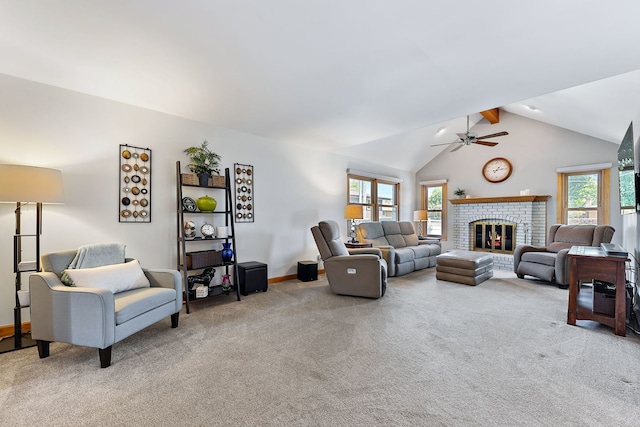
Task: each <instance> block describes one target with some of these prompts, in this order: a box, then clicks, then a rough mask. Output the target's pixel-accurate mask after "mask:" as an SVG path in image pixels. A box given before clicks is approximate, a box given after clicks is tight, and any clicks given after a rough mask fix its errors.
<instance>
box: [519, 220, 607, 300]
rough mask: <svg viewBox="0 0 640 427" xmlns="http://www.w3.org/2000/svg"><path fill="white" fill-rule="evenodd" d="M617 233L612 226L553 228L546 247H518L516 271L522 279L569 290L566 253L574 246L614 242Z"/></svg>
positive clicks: (558, 226) (566, 226)
mask: <svg viewBox="0 0 640 427" xmlns="http://www.w3.org/2000/svg"><path fill="white" fill-rule="evenodd" d="M614 233H615V229H614V228H613V227H611V226H610V225H597V226H596V225H562V224H555V225H552V226H551V228H550V229H549V237H548V239H547V246H543V247H535V246H530V245H518V246H516V250H515V251H514V253H513V271H514V272H515V273H516V274H517V276H518V277H519V278H521V279H523V278H524V276H525V275H529V276H534V277H538V278H540V279H542V280H546V281H548V282H554V283H556V284H558V285H559V286H560V287H561V288H566V287H567V286H568V285H569V263H568V259H567V253H568V252H569V250H570V249H571V247H572V246H596V247H600V243H609V242H611V238H612V237H613V234H614Z"/></svg>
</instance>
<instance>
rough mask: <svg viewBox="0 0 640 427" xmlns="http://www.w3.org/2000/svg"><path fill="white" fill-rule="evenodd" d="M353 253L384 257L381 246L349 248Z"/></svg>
mask: <svg viewBox="0 0 640 427" xmlns="http://www.w3.org/2000/svg"><path fill="white" fill-rule="evenodd" d="M347 250H348V251H349V253H350V254H351V255H367V254H368V255H377V256H378V258H382V251H381V250H380V248H354V249H347Z"/></svg>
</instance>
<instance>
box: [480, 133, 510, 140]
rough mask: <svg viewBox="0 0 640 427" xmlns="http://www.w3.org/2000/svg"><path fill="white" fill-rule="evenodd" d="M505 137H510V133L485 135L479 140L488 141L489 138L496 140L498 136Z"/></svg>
mask: <svg viewBox="0 0 640 427" xmlns="http://www.w3.org/2000/svg"><path fill="white" fill-rule="evenodd" d="M505 135H509V132H498V133H492V134H490V135H484V136H478V137H477V138H478V139H487V138H495V137H498V136H505Z"/></svg>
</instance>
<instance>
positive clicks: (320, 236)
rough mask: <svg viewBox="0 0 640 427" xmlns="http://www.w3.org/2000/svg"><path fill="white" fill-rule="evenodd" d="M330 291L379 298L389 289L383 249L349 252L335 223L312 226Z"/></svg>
mask: <svg viewBox="0 0 640 427" xmlns="http://www.w3.org/2000/svg"><path fill="white" fill-rule="evenodd" d="M311 234H313V238H314V240H315V241H316V245H317V246H318V251H319V252H320V257H321V258H322V261H323V263H324V270H325V273H326V275H327V280H328V281H329V288H330V289H331V292H333V293H334V294H337V295H350V296H357V297H366V298H380V297H382V296H383V295H384V293H385V291H386V289H387V263H386V262H385V260H384V259H383V258H382V253H381V252H380V249H374V248H362V249H360V248H358V249H347V247H346V246H345V245H344V242H343V241H342V240H341V237H340V227H339V226H338V223H337V222H335V221H331V220H328V221H320V222H319V223H318V225H315V226H313V227H311Z"/></svg>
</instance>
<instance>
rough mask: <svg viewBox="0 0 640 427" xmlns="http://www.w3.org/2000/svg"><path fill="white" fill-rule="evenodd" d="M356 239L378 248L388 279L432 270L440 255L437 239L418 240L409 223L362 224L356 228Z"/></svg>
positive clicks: (383, 222) (382, 222) (381, 222)
mask: <svg viewBox="0 0 640 427" xmlns="http://www.w3.org/2000/svg"><path fill="white" fill-rule="evenodd" d="M356 238H357V239H358V240H359V241H360V242H364V243H371V244H372V245H373V247H374V248H378V249H380V251H381V252H382V256H383V258H384V259H385V260H386V261H387V265H388V271H389V276H402V275H403V274H408V273H411V272H412V271H416V270H422V269H424V268H428V267H435V266H436V257H437V256H438V255H440V252H441V246H440V241H439V240H438V239H425V240H423V239H418V235H417V234H416V231H415V229H414V228H413V224H412V223H411V222H409V221H380V222H362V223H360V224H358V225H357V226H356Z"/></svg>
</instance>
